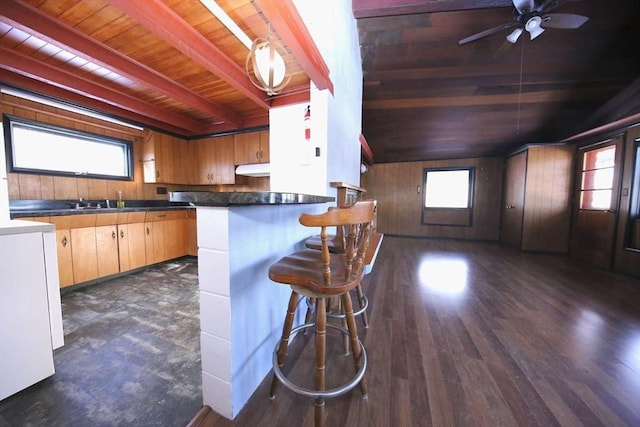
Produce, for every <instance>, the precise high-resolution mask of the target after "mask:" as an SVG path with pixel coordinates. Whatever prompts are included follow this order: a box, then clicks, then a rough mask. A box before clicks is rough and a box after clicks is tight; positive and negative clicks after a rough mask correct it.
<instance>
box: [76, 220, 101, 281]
mask: <svg viewBox="0 0 640 427" xmlns="http://www.w3.org/2000/svg"><path fill="white" fill-rule="evenodd" d="M71 242H72V245H71V256H72V260H73V278H74V280H75V282H76V283H82V282H86V281H88V280H93V279H97V278H98V254H97V246H96V228H95V227H85V228H72V229H71Z"/></svg>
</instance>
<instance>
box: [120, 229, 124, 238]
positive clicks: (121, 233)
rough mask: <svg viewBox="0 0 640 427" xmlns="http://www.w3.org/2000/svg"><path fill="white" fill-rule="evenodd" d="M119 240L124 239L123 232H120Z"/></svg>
mask: <svg viewBox="0 0 640 427" xmlns="http://www.w3.org/2000/svg"><path fill="white" fill-rule="evenodd" d="M120 238H122V239H124V230H120Z"/></svg>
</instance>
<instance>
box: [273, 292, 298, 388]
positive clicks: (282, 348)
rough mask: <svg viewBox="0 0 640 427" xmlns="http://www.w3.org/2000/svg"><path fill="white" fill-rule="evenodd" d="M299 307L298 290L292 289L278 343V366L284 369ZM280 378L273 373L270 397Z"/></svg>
mask: <svg viewBox="0 0 640 427" xmlns="http://www.w3.org/2000/svg"><path fill="white" fill-rule="evenodd" d="M297 307H298V294H297V293H296V291H291V297H290V298H289V307H288V308H287V315H286V317H285V319H284V326H283V327H282V337H281V338H280V344H279V345H278V366H279V367H280V369H282V366H283V365H284V359H285V357H286V356H287V347H288V346H289V336H290V335H291V327H292V326H293V317H294V316H295V314H296V308H297ZM278 384H279V381H278V378H276V376H275V375H273V378H272V379H271V388H270V390H269V398H270V399H273V398H274V397H275V396H276V390H277V388H278Z"/></svg>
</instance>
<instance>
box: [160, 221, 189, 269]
mask: <svg viewBox="0 0 640 427" xmlns="http://www.w3.org/2000/svg"><path fill="white" fill-rule="evenodd" d="M185 227H186V218H180V219H169V220H167V221H164V232H165V241H164V255H165V259H174V258H180V257H181V256H185V255H186V254H187V249H186V243H185V238H186V236H185Z"/></svg>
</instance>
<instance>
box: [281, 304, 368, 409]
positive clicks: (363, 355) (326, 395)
mask: <svg viewBox="0 0 640 427" xmlns="http://www.w3.org/2000/svg"><path fill="white" fill-rule="evenodd" d="M327 315H328V314H327ZM315 326H316V324H315V323H304V324H302V325H300V326H296V327H295V328H293V329H292V330H291V335H290V338H289V344H290V343H291V342H292V341H293V338H294V337H295V336H296V334H298V332H300V331H302V330H304V329H307V328H314V327H315ZM326 326H327V327H328V328H331V329H335V330H337V331H340V332H341V333H342V334H344V335H347V336H348V335H349V331H347V329H345V328H343V327H341V326H338V325H334V324H331V323H327V325H326ZM358 344H359V345H360V351H361V352H360V359H361V362H362V363H361V365H360V369H358V372H356V374H355V375H354V376H353V378H351V379H350V380H349V381H347V382H346V383H344V384H342V385H340V386H338V387H335V388H332V389H329V390H313V389H309V388H305V387H301V386H299V385H297V384H295V383H294V382H293V381H291V380H290V379H288V378H287V377H286V376H285V375H284V373H283V372H282V370H281V369H280V367H279V366H278V346H276V349H275V351H274V352H273V373H274V375H275V376H276V378H278V380H279V381H280V382H281V383H282V384H284V386H285V387H286V388H288V389H289V390H291V391H292V392H294V393H296V394H299V395H301V396H305V397H310V398H312V399H330V398H333V397H337V396H341V395H343V394H345V393H347V392H348V391H350V390H352V389H353V388H354V387H355V386H357V385H358V384H359V383H360V381H361V380H362V378H363V377H364V373H365V371H366V370H367V352H366V351H365V349H364V345H363V344H362V341H360V339H358Z"/></svg>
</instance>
